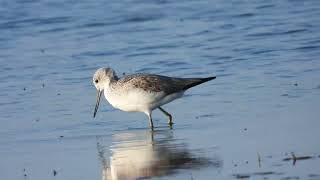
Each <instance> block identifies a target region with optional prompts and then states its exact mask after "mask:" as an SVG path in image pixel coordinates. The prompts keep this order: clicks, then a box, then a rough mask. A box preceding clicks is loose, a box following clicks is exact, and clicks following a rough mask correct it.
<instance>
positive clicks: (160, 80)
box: [118, 74, 200, 94]
mask: <svg viewBox="0 0 320 180" xmlns="http://www.w3.org/2000/svg"><path fill="white" fill-rule="evenodd" d="M199 80H200V79H198V78H190V79H189V78H173V77H167V76H160V75H154V74H134V75H128V76H125V77H123V78H122V79H120V80H119V81H118V83H119V85H120V84H121V86H127V87H131V88H141V89H143V90H145V91H154V92H160V91H163V92H165V93H166V94H172V93H176V92H180V91H184V90H186V89H188V88H186V87H188V86H190V85H191V84H193V83H195V82H199Z"/></svg>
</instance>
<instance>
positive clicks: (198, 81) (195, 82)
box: [183, 76, 216, 90]
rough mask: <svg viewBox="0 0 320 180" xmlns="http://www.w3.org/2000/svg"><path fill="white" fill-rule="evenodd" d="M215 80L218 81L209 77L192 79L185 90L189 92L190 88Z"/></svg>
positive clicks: (213, 77) (214, 77)
mask: <svg viewBox="0 0 320 180" xmlns="http://www.w3.org/2000/svg"><path fill="white" fill-rule="evenodd" d="M213 79H216V76H212V77H207V78H190V79H189V81H190V83H189V84H187V85H186V86H185V87H183V90H187V89H189V88H192V87H194V86H197V85H199V84H202V83H205V82H207V81H211V80H213Z"/></svg>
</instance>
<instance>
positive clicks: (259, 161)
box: [257, 153, 261, 168]
mask: <svg viewBox="0 0 320 180" xmlns="http://www.w3.org/2000/svg"><path fill="white" fill-rule="evenodd" d="M257 155H258V166H259V168H261V156H260V154H259V153H257Z"/></svg>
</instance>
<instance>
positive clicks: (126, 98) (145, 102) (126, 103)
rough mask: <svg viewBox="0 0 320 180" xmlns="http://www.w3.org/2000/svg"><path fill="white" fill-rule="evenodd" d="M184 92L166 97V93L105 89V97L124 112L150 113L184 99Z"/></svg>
mask: <svg viewBox="0 0 320 180" xmlns="http://www.w3.org/2000/svg"><path fill="white" fill-rule="evenodd" d="M183 93H184V91H181V92H178V93H173V94H169V95H165V93H164V92H146V91H144V90H141V89H132V90H130V91H127V92H115V91H110V90H107V89H105V90H104V96H105V98H106V99H107V101H108V102H109V103H110V104H111V105H112V106H113V107H115V108H117V109H120V110H122V111H129V112H130V111H133V112H144V113H146V114H148V113H150V112H151V111H152V110H154V109H156V108H158V107H159V106H162V105H164V104H167V103H169V102H171V101H173V100H175V99H177V98H180V97H182V95H183Z"/></svg>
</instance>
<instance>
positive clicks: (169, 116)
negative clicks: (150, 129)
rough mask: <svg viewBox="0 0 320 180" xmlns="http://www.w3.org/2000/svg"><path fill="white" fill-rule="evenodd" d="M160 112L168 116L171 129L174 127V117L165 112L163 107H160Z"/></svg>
mask: <svg viewBox="0 0 320 180" xmlns="http://www.w3.org/2000/svg"><path fill="white" fill-rule="evenodd" d="M159 109H160V111H161V112H163V114H165V115H166V116H168V124H169V126H170V127H171V126H172V125H173V122H172V116H171V114H170V113H168V112H167V111H165V110H164V109H163V108H162V107H159Z"/></svg>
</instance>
